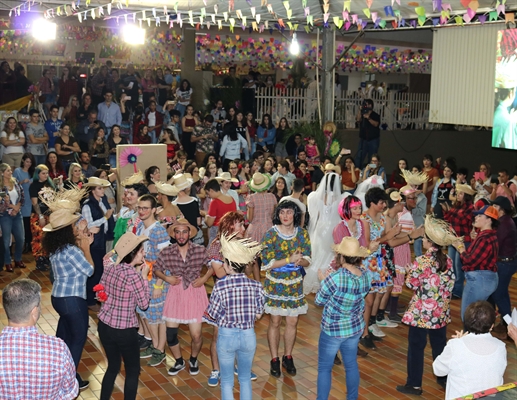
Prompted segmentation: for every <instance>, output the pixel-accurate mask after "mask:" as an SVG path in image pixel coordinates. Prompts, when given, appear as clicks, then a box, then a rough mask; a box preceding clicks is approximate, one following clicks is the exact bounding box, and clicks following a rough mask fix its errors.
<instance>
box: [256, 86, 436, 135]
mask: <svg viewBox="0 0 517 400" xmlns="http://www.w3.org/2000/svg"><path fill="white" fill-rule="evenodd" d="M324 96H325V94H324V93H322V92H320V102H321V101H322V98H323V97H324ZM255 100H256V103H257V119H258V120H259V121H260V120H261V119H262V115H264V114H270V115H271V117H272V119H273V121H274V122H278V121H279V120H280V118H282V117H286V118H287V120H288V121H289V122H290V123H295V122H304V121H313V120H315V119H316V118H317V115H318V100H317V97H316V92H315V91H314V90H310V89H291V88H290V89H274V88H260V89H257V92H256V94H255ZM363 100H364V98H362V97H359V96H358V95H357V93H356V92H345V91H343V92H341V93H339V94H337V95H336V98H335V102H334V122H335V123H336V124H337V125H338V126H339V127H341V128H355V123H356V116H357V113H358V111H359V110H360V108H361V104H362V102H363ZM372 100H373V101H374V111H375V112H377V113H378V114H379V115H380V116H381V124H386V125H387V128H388V129H433V125H432V124H429V94H420V93H394V92H389V93H388V95H387V96H374V97H373V98H372Z"/></svg>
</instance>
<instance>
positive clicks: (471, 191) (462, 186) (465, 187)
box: [456, 183, 477, 196]
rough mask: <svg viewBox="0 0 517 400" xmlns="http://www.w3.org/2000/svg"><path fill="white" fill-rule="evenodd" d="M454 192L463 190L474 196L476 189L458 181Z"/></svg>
mask: <svg viewBox="0 0 517 400" xmlns="http://www.w3.org/2000/svg"><path fill="white" fill-rule="evenodd" d="M456 192H463V193H466V194H470V195H471V196H474V195H475V194H476V193H477V191H475V190H474V189H472V188H471V187H470V185H466V184H461V183H458V184H457V185H456Z"/></svg>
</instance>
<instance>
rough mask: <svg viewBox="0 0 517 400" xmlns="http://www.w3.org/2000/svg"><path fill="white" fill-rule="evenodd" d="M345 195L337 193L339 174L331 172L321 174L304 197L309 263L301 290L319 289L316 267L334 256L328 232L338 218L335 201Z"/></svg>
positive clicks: (320, 266) (345, 195)
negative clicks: (317, 181) (315, 188)
mask: <svg viewBox="0 0 517 400" xmlns="http://www.w3.org/2000/svg"><path fill="white" fill-rule="evenodd" d="M348 196H350V194H349V193H343V194H342V193H341V176H339V175H338V174H336V173H334V172H331V173H328V174H326V175H325V177H324V178H323V179H322V181H321V183H320V185H319V187H318V189H317V190H316V191H315V192H312V193H310V194H309V196H308V198H307V210H308V212H309V215H310V220H309V227H308V231H309V237H310V239H311V258H312V263H311V265H310V267H309V268H307V269H306V272H307V275H305V278H304V280H303V293H304V294H309V293H316V292H317V291H318V290H319V288H320V280H319V278H318V270H320V269H321V270H323V271H326V270H327V268H328V267H329V265H330V263H331V261H332V259H333V258H334V252H333V251H332V248H331V246H332V245H333V244H334V240H333V238H332V232H333V230H334V227H335V226H336V225H337V224H338V223H339V222H340V221H341V218H340V216H339V213H338V205H339V202H340V201H341V200H342V199H344V198H345V197H348Z"/></svg>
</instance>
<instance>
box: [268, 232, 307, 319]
mask: <svg viewBox="0 0 517 400" xmlns="http://www.w3.org/2000/svg"><path fill="white" fill-rule="evenodd" d="M262 245H263V246H264V248H263V249H262V253H261V257H262V270H267V272H266V280H265V281H264V290H265V291H266V306H265V312H266V313H267V314H271V315H281V316H288V317H295V316H298V315H300V314H306V313H307V308H308V305H307V301H305V296H304V294H303V276H304V275H305V271H304V270H303V267H300V268H296V267H294V265H293V264H288V265H287V266H285V267H281V268H275V269H268V268H269V267H270V266H271V265H272V264H273V263H274V262H275V260H281V259H284V258H287V257H289V256H291V255H292V254H293V253H294V252H295V251H296V250H299V251H301V253H302V255H303V258H304V259H306V260H307V261H309V263H310V261H311V258H310V256H311V242H310V239H309V234H308V232H307V231H306V230H305V229H303V228H298V227H297V228H295V229H294V234H293V235H292V236H286V235H283V234H282V233H280V231H279V230H278V228H277V227H276V226H273V227H272V228H271V229H270V230H268V231H267V232H266V234H265V235H264V238H263V239H262Z"/></svg>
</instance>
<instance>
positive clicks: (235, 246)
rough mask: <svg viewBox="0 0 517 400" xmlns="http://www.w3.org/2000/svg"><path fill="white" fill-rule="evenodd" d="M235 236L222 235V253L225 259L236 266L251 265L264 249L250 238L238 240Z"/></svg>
mask: <svg viewBox="0 0 517 400" xmlns="http://www.w3.org/2000/svg"><path fill="white" fill-rule="evenodd" d="M235 235H236V234H233V235H231V236H226V235H224V234H223V235H221V238H220V242H221V253H222V254H223V257H224V258H225V259H226V260H228V261H230V262H234V263H236V264H249V263H250V262H252V261H253V260H255V257H256V256H257V254H258V253H259V252H260V251H261V250H262V249H263V248H264V246H262V245H261V244H260V243H258V242H255V241H254V240H251V239H249V238H243V239H240V238H237V237H236V236H235Z"/></svg>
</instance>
